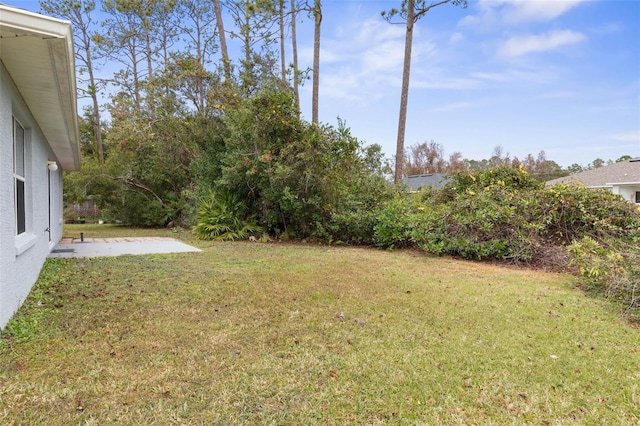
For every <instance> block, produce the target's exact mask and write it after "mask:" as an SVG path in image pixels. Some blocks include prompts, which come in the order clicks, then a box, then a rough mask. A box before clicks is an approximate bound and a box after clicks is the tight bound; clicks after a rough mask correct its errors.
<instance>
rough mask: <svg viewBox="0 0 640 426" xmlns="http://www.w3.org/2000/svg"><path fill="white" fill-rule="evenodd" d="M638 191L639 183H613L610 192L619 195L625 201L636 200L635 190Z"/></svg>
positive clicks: (639, 188) (632, 201)
mask: <svg viewBox="0 0 640 426" xmlns="http://www.w3.org/2000/svg"><path fill="white" fill-rule="evenodd" d="M638 191H640V185H635V186H634V185H624V186H621V185H614V186H613V187H612V188H611V192H613V193H614V194H617V195H620V196H621V197H622V198H623V199H624V200H625V201H629V202H630V203H635V202H636V192H638Z"/></svg>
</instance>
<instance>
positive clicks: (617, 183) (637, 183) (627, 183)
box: [607, 182, 640, 186]
mask: <svg viewBox="0 0 640 426" xmlns="http://www.w3.org/2000/svg"><path fill="white" fill-rule="evenodd" d="M607 186H640V182H614V183H608V184H607Z"/></svg>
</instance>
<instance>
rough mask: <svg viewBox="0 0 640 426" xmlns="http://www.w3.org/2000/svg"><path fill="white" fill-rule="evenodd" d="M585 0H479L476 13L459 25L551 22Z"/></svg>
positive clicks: (487, 27)
mask: <svg viewBox="0 0 640 426" xmlns="http://www.w3.org/2000/svg"><path fill="white" fill-rule="evenodd" d="M585 1H586V0H480V1H479V2H478V4H477V9H478V13H477V14H476V15H467V16H466V17H464V18H463V19H462V20H461V21H460V22H459V25H460V26H465V27H471V28H475V29H479V30H488V31H491V30H496V29H499V28H500V27H504V26H515V25H522V24H526V23H531V22H551V21H553V20H555V19H557V18H558V17H560V16H562V15H564V14H565V13H567V12H569V11H570V10H571V9H573V8H575V7H577V6H579V5H580V4H581V3H584V2H585Z"/></svg>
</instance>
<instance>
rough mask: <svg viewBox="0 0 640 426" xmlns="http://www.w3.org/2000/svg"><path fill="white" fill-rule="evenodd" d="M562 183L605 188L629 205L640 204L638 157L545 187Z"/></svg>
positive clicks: (575, 175) (572, 176) (576, 175)
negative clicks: (629, 203)
mask: <svg viewBox="0 0 640 426" xmlns="http://www.w3.org/2000/svg"><path fill="white" fill-rule="evenodd" d="M562 183H564V184H571V183H576V184H582V185H584V186H586V187H587V188H605V189H608V190H610V191H611V192H613V193H614V194H618V195H620V196H621V197H622V198H624V199H625V200H627V201H629V202H631V203H636V204H640V157H638V158H632V159H631V160H626V161H621V162H619V163H613V164H609V165H607V166H603V167H598V168H597V169H591V170H586V171H584V172H580V173H576V174H574V175H571V176H566V177H563V178H559V179H553V180H550V181H548V182H547V186H549V185H557V184H562Z"/></svg>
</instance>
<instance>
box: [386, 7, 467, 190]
mask: <svg viewBox="0 0 640 426" xmlns="http://www.w3.org/2000/svg"><path fill="white" fill-rule="evenodd" d="M446 3H451V4H454V5H456V6H458V5H460V6H462V7H466V6H467V0H440V1H436V2H433V3H429V2H427V0H403V1H402V5H401V8H400V9H399V10H398V9H395V8H394V9H391V10H390V11H388V12H387V11H383V12H382V17H383V18H384V19H386V20H387V21H388V22H392V20H393V18H395V17H396V16H400V17H401V18H404V20H405V22H406V37H405V43H404V66H403V70H402V90H401V92H400V114H399V119H398V141H397V144H396V158H395V160H396V171H395V175H394V181H395V183H396V184H397V183H400V182H401V181H402V175H403V173H402V167H403V166H404V134H405V127H406V122H407V104H408V100H409V75H410V73H411V48H412V44H413V27H414V25H415V24H416V22H418V20H419V19H420V18H422V16H424V15H425V14H426V13H427V12H428V11H429V10H431V9H433V8H434V7H436V6H440V5H443V4H446Z"/></svg>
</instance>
